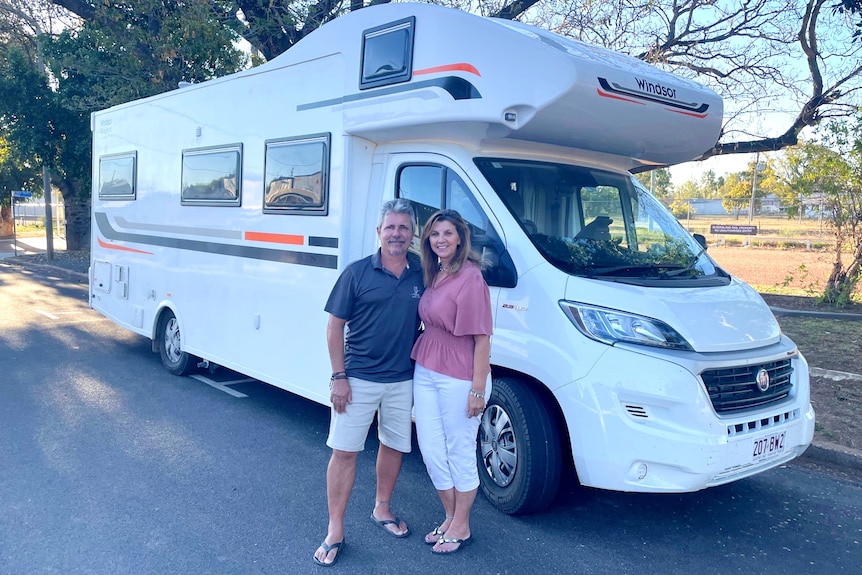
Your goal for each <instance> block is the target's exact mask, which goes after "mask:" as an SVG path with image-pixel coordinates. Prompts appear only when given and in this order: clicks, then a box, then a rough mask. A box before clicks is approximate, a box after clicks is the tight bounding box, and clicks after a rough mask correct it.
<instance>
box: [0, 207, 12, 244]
mask: <svg viewBox="0 0 862 575" xmlns="http://www.w3.org/2000/svg"><path fill="white" fill-rule="evenodd" d="M12 225H13V222H12V208H10V207H9V206H0V238H5V237H6V236H11V235H12Z"/></svg>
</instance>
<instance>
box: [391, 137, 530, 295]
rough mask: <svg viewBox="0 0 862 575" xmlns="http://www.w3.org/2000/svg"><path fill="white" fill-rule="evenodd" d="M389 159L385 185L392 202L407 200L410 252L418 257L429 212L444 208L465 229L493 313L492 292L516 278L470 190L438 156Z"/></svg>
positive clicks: (495, 227)
mask: <svg viewBox="0 0 862 575" xmlns="http://www.w3.org/2000/svg"><path fill="white" fill-rule="evenodd" d="M390 158H391V161H390V163H389V167H388V170H387V181H388V182H389V183H390V184H391V185H392V186H393V189H394V190H395V197H399V198H405V199H408V200H410V201H411V203H412V204H413V208H414V209H415V210H416V216H417V220H418V225H417V227H416V233H415V235H414V238H413V246H412V248H411V249H413V250H414V251H415V252H416V253H419V239H420V238H421V237H422V230H423V229H424V226H425V222H426V221H428V218H429V217H430V216H431V215H432V214H433V213H434V212H436V211H437V210H440V209H450V210H455V211H457V212H458V213H460V214H461V217H462V218H464V220H465V221H466V222H467V225H468V226H469V227H470V236H471V244H472V247H473V249H474V250H475V251H476V252H477V253H478V254H479V255H480V256H481V258H482V260H483V262H484V269H483V271H482V274H483V275H484V277H485V281H486V282H487V283H488V286H489V287H490V288H491V305H492V309H494V310H496V309H497V299H498V297H499V289H496V288H511V287H515V285H516V284H517V273H516V271H515V265H514V263H513V262H512V258H511V257H510V256H509V253H508V252H507V250H506V246H505V242H504V238H503V235H502V234H501V233H500V232H499V230H500V229H501V227H500V224H499V222H498V221H497V219H496V218H495V217H494V215H493V214H492V213H491V211H490V210H489V209H488V206H487V205H486V204H485V203H484V201H483V200H482V198H481V196H479V194H478V193H476V191H475V186H473V185H472V182H470V180H469V178H468V177H467V176H466V175H465V174H464V172H463V170H461V169H460V167H459V166H458V165H457V164H456V163H455V162H454V161H452V160H451V159H449V158H447V157H445V156H442V155H439V154H393V155H392V156H391V157H390Z"/></svg>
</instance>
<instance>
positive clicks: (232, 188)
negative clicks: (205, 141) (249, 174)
mask: <svg viewBox="0 0 862 575" xmlns="http://www.w3.org/2000/svg"><path fill="white" fill-rule="evenodd" d="M241 151H242V148H241V146H239V145H237V146H231V147H225V148H209V149H206V150H189V151H185V152H183V175H182V179H183V181H182V203H183V204H200V205H230V206H238V205H240V197H241V196H240V191H241V190H240V186H241V184H242V174H241V170H240V166H241V161H242V153H241Z"/></svg>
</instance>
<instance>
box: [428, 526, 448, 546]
mask: <svg viewBox="0 0 862 575" xmlns="http://www.w3.org/2000/svg"><path fill="white" fill-rule="evenodd" d="M443 533H444V532H443V531H441V530H440V528H439V527H435V528H434V531H432V532H431V533H429V534H428V535H430V536H431V537H436V538H437V539H435V540H434V541H428V535H426V536H425V545H437V542H438V541H440V539H442V538H443Z"/></svg>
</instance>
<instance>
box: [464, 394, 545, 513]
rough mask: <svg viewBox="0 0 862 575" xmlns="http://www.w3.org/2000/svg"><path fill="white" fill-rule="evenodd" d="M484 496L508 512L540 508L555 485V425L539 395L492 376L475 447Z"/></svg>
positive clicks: (528, 511) (542, 507)
mask: <svg viewBox="0 0 862 575" xmlns="http://www.w3.org/2000/svg"><path fill="white" fill-rule="evenodd" d="M476 457H477V458H478V463H479V481H480V484H481V489H482V492H483V493H484V494H485V497H487V498H488V500H489V501H490V502H491V503H492V504H493V505H494V506H495V507H497V509H499V510H500V511H502V512H504V513H508V514H513V515H514V514H526V513H534V512H537V511H541V510H543V509H544V508H545V507H547V505H548V504H549V503H550V502H551V500H553V498H554V496H555V495H556V493H557V489H558V488H559V484H560V468H561V453H560V439H559V435H558V425H557V423H556V419H555V418H554V417H552V416H551V414H549V413H548V411H547V409H546V408H545V404H544V402H543V401H542V399H541V398H540V397H539V396H538V395H537V394H536V392H534V391H532V390H530V389H529V388H528V387H527V386H526V385H524V384H523V383H521V382H520V381H518V380H515V379H511V378H500V379H494V383H493V388H492V392H491V397H490V400H489V402H488V406H487V409H485V413H484V414H483V415H482V423H481V424H480V426H479V441H478V445H477V448H476Z"/></svg>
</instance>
